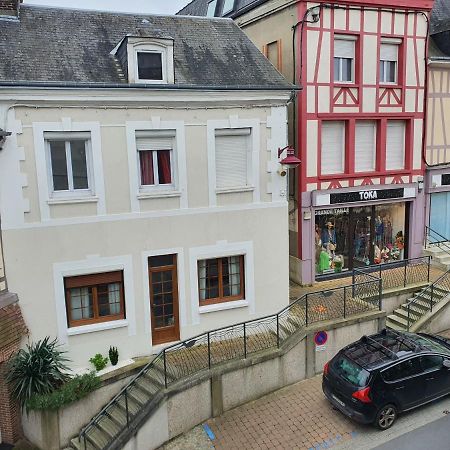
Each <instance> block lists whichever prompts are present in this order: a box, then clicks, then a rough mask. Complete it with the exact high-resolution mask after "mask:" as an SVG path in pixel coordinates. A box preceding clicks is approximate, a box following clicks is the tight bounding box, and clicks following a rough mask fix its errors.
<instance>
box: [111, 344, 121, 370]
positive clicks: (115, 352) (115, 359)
mask: <svg viewBox="0 0 450 450" xmlns="http://www.w3.org/2000/svg"><path fill="white" fill-rule="evenodd" d="M109 360H110V361H111V364H112V365H113V366H115V365H117V362H118V361H119V350H117V347H109Z"/></svg>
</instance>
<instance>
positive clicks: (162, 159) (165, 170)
mask: <svg viewBox="0 0 450 450" xmlns="http://www.w3.org/2000/svg"><path fill="white" fill-rule="evenodd" d="M158 175H159V184H170V183H172V174H171V170H170V150H159V151H158Z"/></svg>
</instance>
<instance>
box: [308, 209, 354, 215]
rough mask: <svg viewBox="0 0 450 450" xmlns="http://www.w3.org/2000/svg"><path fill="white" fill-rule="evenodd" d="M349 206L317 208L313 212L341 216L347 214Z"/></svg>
mask: <svg viewBox="0 0 450 450" xmlns="http://www.w3.org/2000/svg"><path fill="white" fill-rule="evenodd" d="M348 211H349V208H334V209H319V210H318V211H316V212H315V215H316V216H341V215H342V214H348Z"/></svg>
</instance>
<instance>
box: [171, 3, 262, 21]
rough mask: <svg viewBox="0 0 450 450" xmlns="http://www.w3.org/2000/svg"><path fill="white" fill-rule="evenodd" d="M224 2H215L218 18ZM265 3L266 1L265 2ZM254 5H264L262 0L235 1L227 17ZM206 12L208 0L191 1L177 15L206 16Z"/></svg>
mask: <svg viewBox="0 0 450 450" xmlns="http://www.w3.org/2000/svg"><path fill="white" fill-rule="evenodd" d="M224 1H225V0H217V3H218V5H217V8H216V11H218V16H221V15H222V14H221V13H222V11H223V3H224ZM265 1H267V0H265ZM252 3H254V4H255V6H256V4H259V3H264V0H235V3H234V8H233V11H232V12H230V13H229V14H227V17H235V16H236V15H237V14H239V11H240V10H242V9H243V8H245V7H246V6H249V5H250V4H252ZM207 10H208V0H193V1H191V2H190V3H188V4H187V5H186V6H185V7H184V8H182V9H181V10H180V11H179V12H178V13H177V14H182V15H187V16H206V12H207Z"/></svg>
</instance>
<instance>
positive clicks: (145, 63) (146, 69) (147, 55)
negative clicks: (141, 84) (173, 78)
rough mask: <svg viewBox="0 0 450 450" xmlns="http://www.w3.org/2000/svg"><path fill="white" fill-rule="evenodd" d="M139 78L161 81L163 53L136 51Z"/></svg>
mask: <svg viewBox="0 0 450 450" xmlns="http://www.w3.org/2000/svg"><path fill="white" fill-rule="evenodd" d="M137 66H138V67H137V69H138V79H139V80H154V81H163V79H164V77H163V55H162V53H159V52H141V51H138V52H137Z"/></svg>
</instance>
